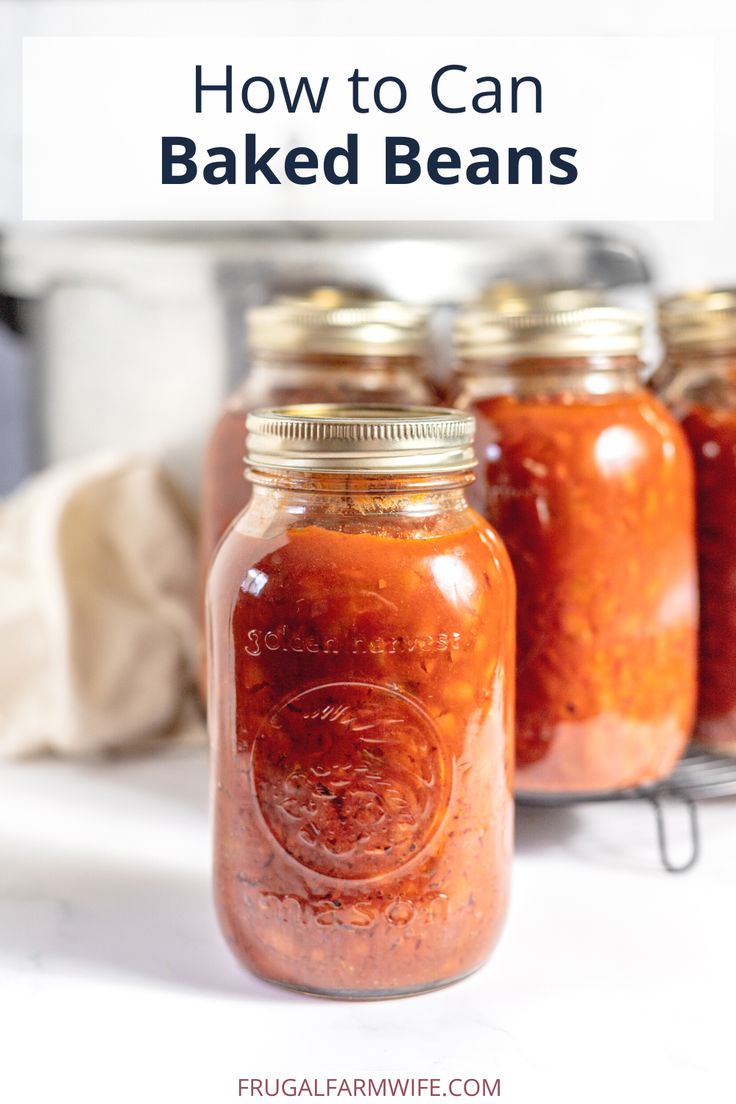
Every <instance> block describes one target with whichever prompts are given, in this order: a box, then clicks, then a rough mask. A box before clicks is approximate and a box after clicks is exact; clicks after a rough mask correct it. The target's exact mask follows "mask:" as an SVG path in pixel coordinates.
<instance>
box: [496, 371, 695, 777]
mask: <svg viewBox="0 0 736 1104" xmlns="http://www.w3.org/2000/svg"><path fill="white" fill-rule="evenodd" d="M474 409H475V410H476V413H477V414H478V417H479V421H480V425H481V427H482V428H481V429H480V431H479V437H480V440H481V442H482V441H485V442H486V444H485V475H486V478H485V481H484V486H485V488H486V490H485V503H484V513H485V514H486V516H487V517H488V518H489V520H490V521H491V523H492V524H493V525H494V526H495V527H496V528H497V529H498V531H499V532H500V533H501V534H502V535H503V537H504V540H505V542H506V545H507V548H508V550H509V554H510V556H511V559H512V563H513V565H514V570H515V572H516V577H517V584H518V594H519V597H518V617H517V625H518V642H517V646H518V661H517V733H516V748H517V767H518V776H517V777H518V785H519V788H520V789H524V788H525V787H527V788H535V789H551V790H558V789H559V790H565V789H571V788H574V789H580V790H597V789H609V788H614V787H625V786H629V785H634V784H641V783H643V782H648V781H652V780H654V779H657V778H661V777H662V776H664V775H666V774H667V773H669V771H670V770H671V769H672V767H673V766H674V764H675V762H676V760H677V759H678V757H679V756H680V754H681V752H682V750H683V748H684V745H685V742H686V740H687V736H688V732H689V728H690V724H691V722H692V712H693V693H694V679H693V676H694V648H695V632H696V616H697V612H696V579H695V564H694V554H693V541H692V529H691V527H692V520H691V518H692V515H691V497H692V486H691V472H690V466H689V463H688V457H687V455H686V453H685V451H684V449H683V443H682V441H681V439H680V434H679V431H678V429H677V427H676V426H675V425H674V423H672V421H671V420H670V419H669V418H667V417H666V416H665V415H664V412H663V411H662V410H661V408H659V406H658V404H656V403H655V402H654V401H652V400H651V399H649V398H648V397H647V396H646V395H644V394H643V393H637V394H634V395H616V396H610V397H601V398H597V399H591V400H590V401H588V402H586V401H582V400H581V399H580V398H577V399H575V400H574V401H569V400H568V401H564V399H559V398H558V399H555V398H549V397H547V398H545V397H540V398H538V399H536V400H534V399H530V398H525V399H517V398H512V397H502V398H497V399H491V400H487V401H483V402H480V403H479V404H478V405H477V406H476V407H475V408H474Z"/></svg>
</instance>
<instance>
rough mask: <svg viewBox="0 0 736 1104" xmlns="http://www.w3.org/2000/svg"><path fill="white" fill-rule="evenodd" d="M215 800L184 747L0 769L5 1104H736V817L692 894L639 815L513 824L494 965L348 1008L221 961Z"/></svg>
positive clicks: (609, 811)
mask: <svg viewBox="0 0 736 1104" xmlns="http://www.w3.org/2000/svg"><path fill="white" fill-rule="evenodd" d="M207 788H208V787H207V764H206V756H205V753H204V751H202V750H193V749H187V750H184V749H179V750H176V751H171V752H167V753H165V754H158V755H155V756H153V755H152V756H146V757H138V758H126V759H122V760H118V761H116V762H106V763H94V764H90V763H86V764H71V763H59V762H54V761H40V762H34V763H24V764H17V765H4V766H2V767H0V1100H2V1104H28V1102H32V1104H42V1102H43V1104H45V1102H46V1101H49V1102H52V1101H53V1102H55V1104H56V1102H60V1104H67V1102H69V1104H118V1102H120V1104H133V1102H135V1104H190V1102H191V1104H225V1102H228V1101H237V1100H238V1099H239V1097H238V1079H239V1078H241V1077H243V1078H248V1077H249V1078H253V1077H266V1076H269V1077H274V1076H280V1077H282V1078H285V1077H290V1076H295V1077H298V1078H300V1079H301V1078H302V1077H308V1078H314V1077H316V1076H319V1077H321V1078H327V1077H328V1076H330V1077H338V1078H339V1077H341V1076H343V1075H345V1076H350V1077H351V1078H353V1077H361V1076H365V1077H368V1076H374V1077H375V1076H378V1077H382V1076H392V1077H396V1076H410V1075H413V1076H415V1077H441V1078H449V1077H455V1076H457V1077H461V1078H478V1079H482V1078H486V1079H488V1080H489V1082H490V1083H491V1084H493V1082H494V1081H495V1079H496V1078H497V1077H498V1078H500V1079H501V1090H502V1095H501V1100H505V1101H507V1102H509V1101H510V1102H513V1104H516V1102H520V1104H549V1102H554V1104H556V1102H557V1101H560V1102H563V1101H564V1102H565V1104H568V1102H569V1104H573V1102H574V1104H607V1102H608V1101H622V1102H623V1101H626V1102H627V1104H639V1102H642V1104H643V1102H645V1101H646V1102H647V1104H679V1102H680V1101H682V1102H685V1101H687V1102H688V1104H692V1102H693V1101H695V1102H697V1104H701V1102H702V1104H732V1102H733V1101H734V1100H735V1099H736V1069H735V1068H734V1062H733V1057H732V1056H733V1053H734V1043H735V1040H736V950H735V947H736V801H731V802H727V801H721V802H712V803H708V804H704V805H703V806H702V809H701V826H702V833H703V855H702V859H701V861H700V864H699V865H698V867H697V868H696V869H695V870H693V871H691V872H690V873H688V874H684V875H669V874H666V873H664V872H663V870H662V869H661V867H660V866H659V861H658V858H657V852H656V843H655V834H654V821H653V816H652V812H651V810H650V809H649V808H648V807H647V806H646V805H643V804H639V803H637V804H628V805H626V806H623V805H612V806H592V807H590V806H589V807H586V808H584V809H577V810H574V811H569V810H568V811H565V810H557V811H553V812H549V811H541V810H528V809H527V810H522V811H521V812H520V814H519V817H518V824H517V861H516V864H515V871H514V875H515V877H514V891H513V904H512V909H511V915H510V917H509V921H508V923H507V927H506V932H505V934H504V937H503V938H502V941H501V944H500V946H499V947H498V949H497V951H496V953H495V955H494V956H493V958H492V960H491V961H490V963H489V964H488V965H487V966H486V967H485V968H484V969H483V970H481V971H480V972H479V973H478V974H476V975H475V976H474V977H472V978H470V979H469V980H467V981H465V982H463V983H461V984H460V985H456V986H453V987H451V988H449V989H446V990H443V991H440V992H437V993H434V994H430V995H425V996H421V997H415V998H412V999H409V1000H400V1001H390V1002H382V1003H364V1004H345V1003H339V1002H332V1001H319V1000H313V999H311V998H306V997H300V996H297V995H292V994H289V993H286V992H284V991H281V990H279V989H276V988H272V987H270V986H268V985H266V984H264V983H261V982H258V981H256V980H255V979H253V978H251V977H250V976H249V975H248V974H245V973H243V972H242V971H241V970H240V969H239V967H238V966H237V965H236V964H235V963H234V962H233V961H232V959H231V957H230V955H229V952H228V951H227V949H226V947H225V946H224V944H223V942H222V940H221V938H220V935H219V933H218V930H217V927H216V923H215V919H214V916H213V910H212V907H211V903H210V893H209V826H208V814H207ZM680 815H682V814H681V813H680ZM673 816H674V817H675V823H676V822H677V816H676V815H675V813H673ZM675 836H677V831H676V832H675ZM680 842H681V841H680ZM245 1099H247V1098H245ZM300 1099H301V1098H300ZM340 1099H341V1100H343V1101H344V1100H345V1098H344V1097H342V1098H340ZM467 1099H469V1098H466V1101H467ZM478 1099H481V1098H480V1097H479V1098H478Z"/></svg>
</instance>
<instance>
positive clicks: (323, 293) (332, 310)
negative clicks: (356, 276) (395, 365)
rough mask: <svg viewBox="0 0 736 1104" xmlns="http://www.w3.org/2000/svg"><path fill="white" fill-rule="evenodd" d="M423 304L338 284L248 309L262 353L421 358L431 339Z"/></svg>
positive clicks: (251, 334)
mask: <svg viewBox="0 0 736 1104" xmlns="http://www.w3.org/2000/svg"><path fill="white" fill-rule="evenodd" d="M428 322H429V313H428V311H427V310H426V308H424V307H420V306H415V305H413V304H410V303H399V302H396V301H393V300H389V299H378V298H375V297H373V296H371V295H370V294H367V293H364V294H361V293H358V292H356V291H346V290H342V289H340V288H336V287H319V288H314V289H313V291H311V292H310V293H308V294H306V295H282V296H280V297H279V298H278V299H276V300H274V302H273V303H268V304H267V305H266V306H263V307H253V308H251V309H250V310H249V311H248V313H247V326H248V340H249V343H250V346H251V348H252V349H254V350H256V351H258V352H277V353H316V354H323V355H330V354H334V355H339V356H389V357H419V356H421V355H422V354H423V353H424V352H425V351H426V347H427V343H428Z"/></svg>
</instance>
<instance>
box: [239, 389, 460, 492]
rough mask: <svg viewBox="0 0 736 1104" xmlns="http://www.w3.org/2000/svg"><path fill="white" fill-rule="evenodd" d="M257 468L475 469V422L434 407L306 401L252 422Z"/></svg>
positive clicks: (251, 451)
mask: <svg viewBox="0 0 736 1104" xmlns="http://www.w3.org/2000/svg"><path fill="white" fill-rule="evenodd" d="M246 430H247V456H246V463H247V464H248V465H249V466H250V467H251V468H258V469H265V470H276V471H283V470H287V471H288V470H294V469H299V470H302V471H314V472H325V473H329V472H332V473H339V472H346V473H355V474H371V473H376V474H382V475H390V474H396V475H410V474H417V475H419V474H424V473H429V474H431V473H441V472H459V471H469V470H470V469H471V468H473V467H474V466H475V463H476V461H475V455H474V452H473V439H474V436H475V419H474V417H473V415H472V414H466V413H464V412H462V411H460V410H454V409H451V408H445V407H434V406H398V405H379V404H362V405H361V404H348V403H300V404H295V405H293V406H285V407H274V408H271V409H263V410H256V411H253V412H252V413H251V414H249V415H248V416H247V418H246Z"/></svg>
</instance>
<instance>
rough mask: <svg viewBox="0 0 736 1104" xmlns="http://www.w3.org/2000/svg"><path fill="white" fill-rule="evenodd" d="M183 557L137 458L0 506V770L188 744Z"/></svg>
mask: <svg viewBox="0 0 736 1104" xmlns="http://www.w3.org/2000/svg"><path fill="white" fill-rule="evenodd" d="M195 545H196V542H195V532H194V523H193V519H192V518H191V517H189V516H188V513H187V510H186V507H185V505H184V503H183V501H182V500H181V499H180V498H179V496H178V495H177V493H176V491H175V490H174V489H173V487H172V486H171V484H170V483H169V482H168V481H167V478H166V477H165V475H164V474H163V472H162V470H161V468H160V467H159V465H158V464H156V463H155V462H154V461H151V460H147V459H139V458H133V459H131V458H120V457H112V456H95V457H92V458H85V459H84V460H80V461H74V462H72V463H68V464H65V465H63V466H60V467H57V468H54V469H51V470H48V471H46V472H44V473H42V474H41V475H39V476H36V477H35V478H33V479H32V480H30V481H29V482H27V483H26V484H25V485H24V486H23V487H21V488H20V489H19V490H18V491H17V492H16V493H15V494H13V495H11V496H10V497H8V498H7V499H5V500H4V501H2V502H0V757H4V758H15V757H20V756H25V755H31V754H36V753H40V752H44V751H53V752H56V753H58V754H63V755H78V754H84V753H90V752H94V751H100V750H105V749H112V748H121V747H124V746H129V745H133V744H141V743H143V742H145V741H147V740H149V741H150V740H152V739H155V738H160V737H164V736H171V735H181V734H182V732H186V733H187V734H191V733H194V734H199V735H201V732H202V726H201V721H200V720H199V719H198V716H197V712H196V708H195V706H194V701H195V698H194V691H193V687H194V675H195V657H196V639H197V630H196V549H195Z"/></svg>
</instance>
